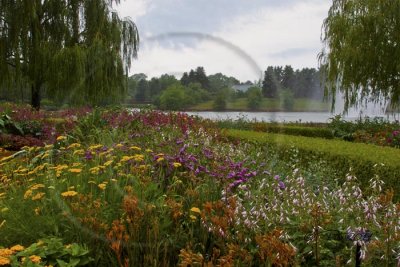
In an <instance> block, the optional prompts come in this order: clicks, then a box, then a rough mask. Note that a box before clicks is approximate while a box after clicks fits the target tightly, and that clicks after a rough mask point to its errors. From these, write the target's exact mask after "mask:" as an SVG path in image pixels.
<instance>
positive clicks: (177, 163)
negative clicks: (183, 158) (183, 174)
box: [173, 162, 182, 168]
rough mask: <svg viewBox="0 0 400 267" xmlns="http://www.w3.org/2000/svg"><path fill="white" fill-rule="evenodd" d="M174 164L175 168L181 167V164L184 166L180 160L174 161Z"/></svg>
mask: <svg viewBox="0 0 400 267" xmlns="http://www.w3.org/2000/svg"><path fill="white" fill-rule="evenodd" d="M173 165H174V167H175V168H179V167H180V166H182V164H180V163H179V162H174V163H173Z"/></svg>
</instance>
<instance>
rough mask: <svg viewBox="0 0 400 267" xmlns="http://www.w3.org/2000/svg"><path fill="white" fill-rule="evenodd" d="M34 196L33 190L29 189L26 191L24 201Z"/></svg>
mask: <svg viewBox="0 0 400 267" xmlns="http://www.w3.org/2000/svg"><path fill="white" fill-rule="evenodd" d="M31 196H32V190H30V189H28V190H26V192H25V194H24V199H27V198H30V197H31Z"/></svg>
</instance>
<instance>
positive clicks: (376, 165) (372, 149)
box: [225, 130, 400, 199]
mask: <svg viewBox="0 0 400 267" xmlns="http://www.w3.org/2000/svg"><path fill="white" fill-rule="evenodd" d="M225 135H226V136H227V137H228V138H231V139H236V140H237V139H240V140H246V141H251V142H255V143H258V144H262V145H266V146H268V148H269V149H273V150H274V152H276V154H277V156H278V157H279V159H281V160H289V159H290V157H291V153H290V150H292V149H293V148H294V147H295V148H297V149H298V151H299V155H298V157H299V160H300V163H301V164H302V165H303V164H304V165H307V164H309V163H310V161H311V160H312V159H313V158H316V157H317V158H322V159H324V160H325V161H326V162H327V163H328V165H329V166H331V167H332V168H333V169H335V170H336V171H337V174H338V175H339V177H340V178H342V179H344V178H345V177H346V174H347V173H349V170H350V169H351V173H352V174H354V175H355V176H356V177H357V179H358V181H359V182H360V185H361V187H363V188H364V189H367V187H368V186H369V180H370V179H371V178H373V177H374V175H379V177H380V178H381V179H382V180H383V181H384V182H385V188H387V189H388V188H393V189H394V192H395V195H396V196H395V197H396V199H400V196H399V195H400V151H399V149H395V148H390V147H380V146H375V145H369V144H362V143H349V142H345V141H341V140H326V139H322V138H309V137H302V136H290V135H282V134H272V133H260V132H253V131H242V130H226V131H225ZM304 165H303V166H304Z"/></svg>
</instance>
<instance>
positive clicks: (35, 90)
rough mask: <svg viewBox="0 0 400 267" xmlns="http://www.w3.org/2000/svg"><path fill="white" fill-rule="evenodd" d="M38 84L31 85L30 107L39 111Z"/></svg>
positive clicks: (39, 96)
mask: <svg viewBox="0 0 400 267" xmlns="http://www.w3.org/2000/svg"><path fill="white" fill-rule="evenodd" d="M40 87H41V85H40V83H38V82H36V83H33V84H32V97H31V106H32V108H34V109H36V110H39V109H40V100H41V95H40Z"/></svg>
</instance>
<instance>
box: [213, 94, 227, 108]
mask: <svg viewBox="0 0 400 267" xmlns="http://www.w3.org/2000/svg"><path fill="white" fill-rule="evenodd" d="M213 109H214V110H218V111H221V110H225V109H226V100H225V97H224V95H222V94H220V95H218V96H217V97H216V98H215V100H214V103H213Z"/></svg>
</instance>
